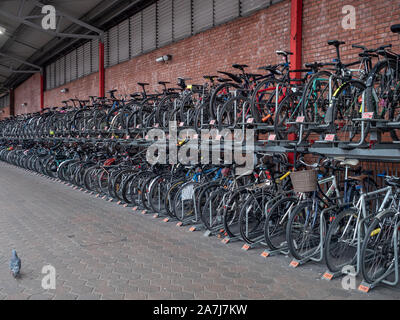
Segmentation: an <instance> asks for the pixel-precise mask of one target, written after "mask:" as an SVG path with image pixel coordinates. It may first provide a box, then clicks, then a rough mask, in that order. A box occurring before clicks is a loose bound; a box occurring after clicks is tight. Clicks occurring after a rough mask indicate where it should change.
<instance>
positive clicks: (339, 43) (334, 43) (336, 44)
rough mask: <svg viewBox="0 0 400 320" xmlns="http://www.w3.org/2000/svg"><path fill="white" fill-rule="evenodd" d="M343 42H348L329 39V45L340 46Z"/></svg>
mask: <svg viewBox="0 0 400 320" xmlns="http://www.w3.org/2000/svg"><path fill="white" fill-rule="evenodd" d="M342 44H346V42H344V41H339V40H329V41H328V45H330V46H335V47H339V46H341V45H342Z"/></svg>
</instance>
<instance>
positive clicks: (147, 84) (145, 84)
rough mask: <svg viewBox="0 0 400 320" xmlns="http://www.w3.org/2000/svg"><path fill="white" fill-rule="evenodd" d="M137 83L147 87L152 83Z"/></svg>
mask: <svg viewBox="0 0 400 320" xmlns="http://www.w3.org/2000/svg"><path fill="white" fill-rule="evenodd" d="M137 84H138V86H141V87H145V86H149V85H150V83H144V82H138V83H137Z"/></svg>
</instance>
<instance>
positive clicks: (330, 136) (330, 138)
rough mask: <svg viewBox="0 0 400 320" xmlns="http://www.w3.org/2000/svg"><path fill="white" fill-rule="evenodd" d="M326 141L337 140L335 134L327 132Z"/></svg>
mask: <svg viewBox="0 0 400 320" xmlns="http://www.w3.org/2000/svg"><path fill="white" fill-rule="evenodd" d="M325 141H329V142H333V141H335V135H334V134H327V135H326V136H325Z"/></svg>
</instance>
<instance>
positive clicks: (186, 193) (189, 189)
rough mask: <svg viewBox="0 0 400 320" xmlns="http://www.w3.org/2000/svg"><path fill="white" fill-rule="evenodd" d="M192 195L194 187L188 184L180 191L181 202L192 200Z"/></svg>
mask: <svg viewBox="0 0 400 320" xmlns="http://www.w3.org/2000/svg"><path fill="white" fill-rule="evenodd" d="M193 194H194V185H193V184H190V185H188V186H186V187H185V188H183V190H182V200H191V199H193Z"/></svg>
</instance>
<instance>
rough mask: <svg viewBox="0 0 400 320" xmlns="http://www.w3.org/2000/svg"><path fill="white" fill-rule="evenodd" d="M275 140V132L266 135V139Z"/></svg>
mask: <svg viewBox="0 0 400 320" xmlns="http://www.w3.org/2000/svg"><path fill="white" fill-rule="evenodd" d="M275 140H276V134H270V135H269V137H268V141H275Z"/></svg>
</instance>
